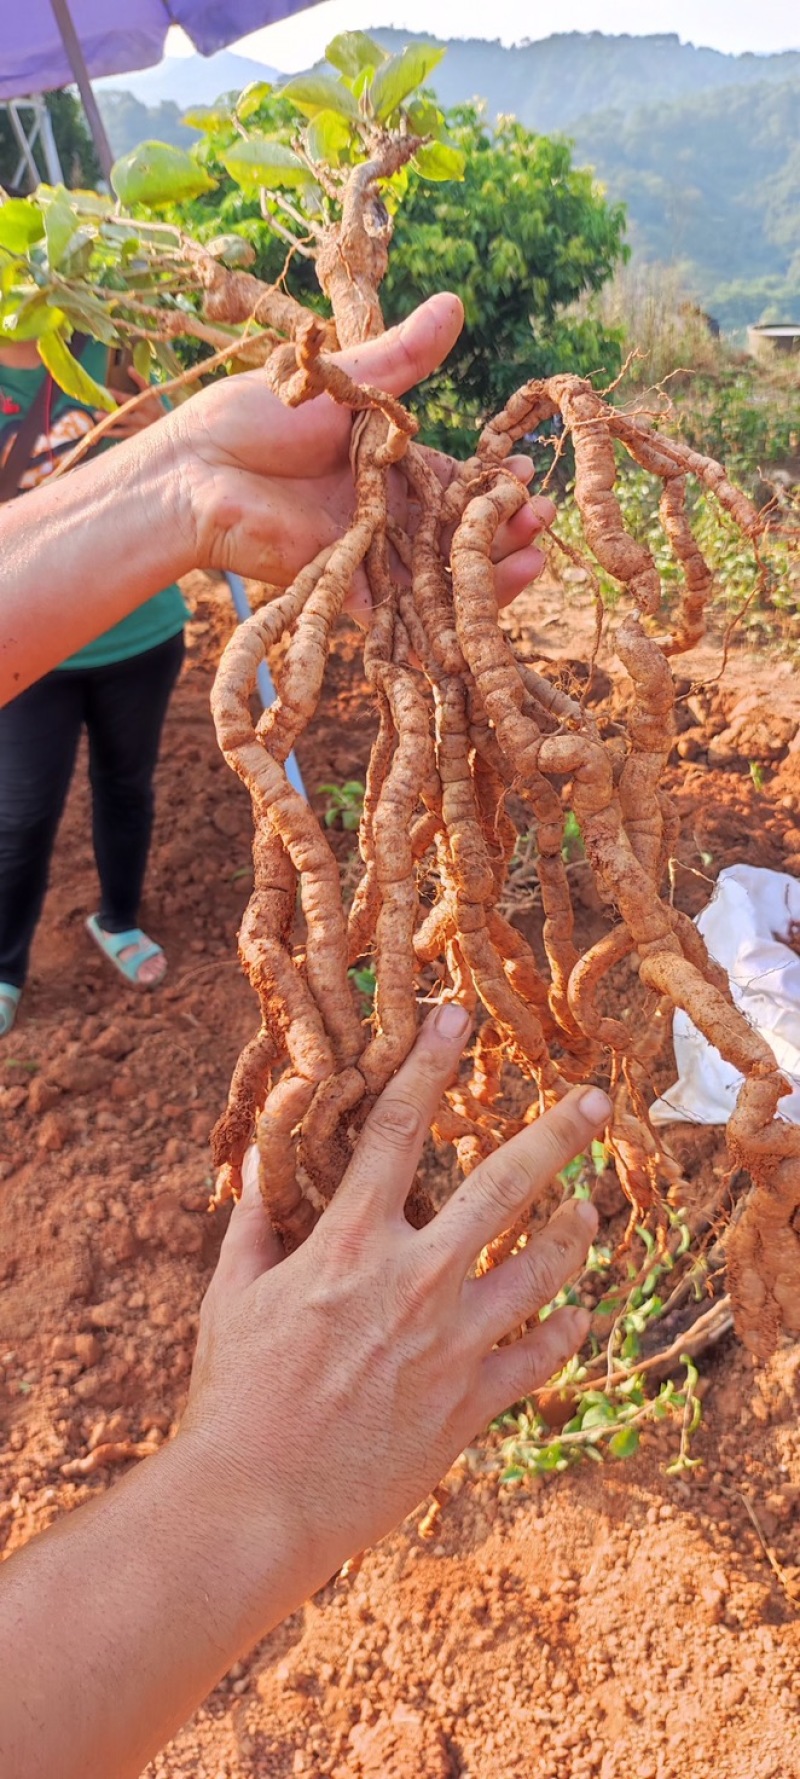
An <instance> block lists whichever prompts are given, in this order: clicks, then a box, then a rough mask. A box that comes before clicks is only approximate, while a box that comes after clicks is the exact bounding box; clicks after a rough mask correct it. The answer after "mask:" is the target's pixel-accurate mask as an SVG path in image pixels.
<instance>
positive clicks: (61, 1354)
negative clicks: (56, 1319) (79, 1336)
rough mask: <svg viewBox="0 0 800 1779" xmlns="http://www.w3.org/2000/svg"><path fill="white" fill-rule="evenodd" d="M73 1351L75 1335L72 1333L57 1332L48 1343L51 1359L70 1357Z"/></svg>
mask: <svg viewBox="0 0 800 1779" xmlns="http://www.w3.org/2000/svg"><path fill="white" fill-rule="evenodd" d="M74 1352H75V1336H74V1335H73V1334H57V1335H56V1336H55V1339H54V1340H52V1341H51V1343H50V1357H51V1359H71V1358H72V1357H73V1354H74Z"/></svg>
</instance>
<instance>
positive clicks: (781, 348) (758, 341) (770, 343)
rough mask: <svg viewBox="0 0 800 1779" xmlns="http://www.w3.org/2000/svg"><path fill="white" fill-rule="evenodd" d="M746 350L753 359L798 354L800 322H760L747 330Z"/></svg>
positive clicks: (799, 347) (799, 350)
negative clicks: (777, 354)
mask: <svg viewBox="0 0 800 1779" xmlns="http://www.w3.org/2000/svg"><path fill="white" fill-rule="evenodd" d="M747 349H748V351H749V352H751V353H752V355H753V357H754V358H772V357H773V356H774V355H775V353H780V354H781V357H783V355H784V354H788V353H790V352H800V321H760V322H758V323H757V324H756V326H755V327H749V328H748V329H747Z"/></svg>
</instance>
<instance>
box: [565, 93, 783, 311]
mask: <svg viewBox="0 0 800 1779" xmlns="http://www.w3.org/2000/svg"><path fill="white" fill-rule="evenodd" d="M576 135H577V140H578V144H579V150H580V154H581V156H582V157H583V156H585V157H586V158H587V159H589V160H591V162H592V164H593V165H594V166H595V167H596V168H597V170H598V173H599V174H600V175H601V177H602V178H603V179H604V181H605V182H606V184H607V185H608V187H609V188H610V190H612V191H613V192H614V194H615V195H616V196H618V197H620V198H622V199H623V201H624V202H625V204H626V205H627V207H628V212H629V215H630V219H631V241H632V245H633V246H634V248H635V249H636V251H637V252H638V253H639V254H641V255H643V256H644V257H646V258H647V259H649V260H656V261H660V262H661V263H662V264H665V265H669V264H681V265H682V266H683V267H684V269H685V277H686V280H687V282H690V283H691V286H692V288H693V290H694V291H695V292H696V294H697V296H698V297H699V299H700V301H701V302H702V303H703V304H704V306H705V307H707V308H710V309H711V310H712V311H713V313H714V315H715V316H716V317H717V318H718V320H719V321H720V322H721V323H722V325H723V326H724V327H732V328H736V327H742V326H746V325H747V323H748V322H755V321H758V320H760V319H761V318H762V315H763V310H764V307H765V305H766V303H767V302H768V301H770V300H771V301H773V302H775V303H776V304H777V306H778V307H779V308H783V310H784V313H783V314H782V315H780V316H779V317H778V318H779V319H781V320H791V319H792V316H793V314H794V313H797V314H800V307H798V305H800V219H799V218H798V208H797V183H798V177H800V80H798V78H797V76H796V75H795V77H794V79H792V80H789V81H786V82H784V83H782V84H779V83H777V82H775V81H773V80H765V81H763V82H762V83H760V84H758V85H755V86H749V87H746V88H745V87H742V88H739V89H737V88H728V89H726V90H724V91H722V92H719V93H708V92H706V93H702V94H698V95H696V96H692V97H691V98H686V99H683V100H681V101H680V102H678V103H674V104H661V105H659V104H655V105H654V104H652V103H648V104H647V105H646V106H645V105H640V106H639V107H638V108H637V109H635V110H634V111H632V112H630V113H628V114H627V115H626V114H624V113H622V112H620V111H607V112H598V113H596V115H594V116H593V117H590V118H586V119H585V120H583V121H582V122H581V123H580V124H579V125H578V126H577V128H576Z"/></svg>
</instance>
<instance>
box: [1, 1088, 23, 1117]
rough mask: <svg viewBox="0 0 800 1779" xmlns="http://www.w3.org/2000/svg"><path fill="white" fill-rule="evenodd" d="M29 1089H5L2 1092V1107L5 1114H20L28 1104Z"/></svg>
mask: <svg viewBox="0 0 800 1779" xmlns="http://www.w3.org/2000/svg"><path fill="white" fill-rule="evenodd" d="M28 1091H29V1090H28V1088H27V1087H5V1088H3V1089H2V1090H0V1106H2V1109H3V1111H4V1112H19V1111H20V1110H21V1108H22V1107H23V1106H24V1105H26V1104H27V1100H28Z"/></svg>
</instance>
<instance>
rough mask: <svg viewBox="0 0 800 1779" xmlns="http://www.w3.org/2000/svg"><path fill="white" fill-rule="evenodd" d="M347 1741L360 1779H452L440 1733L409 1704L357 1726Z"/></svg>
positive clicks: (444, 1744)
mask: <svg viewBox="0 0 800 1779" xmlns="http://www.w3.org/2000/svg"><path fill="white" fill-rule="evenodd" d="M349 1741H350V1747H351V1748H352V1750H353V1753H354V1754H355V1755H356V1757H357V1759H358V1761H359V1762H360V1769H361V1773H362V1775H363V1779H420V1775H421V1774H423V1773H424V1775H425V1779H453V1764H452V1761H451V1759H450V1755H449V1754H448V1752H447V1744H446V1742H445V1739H444V1736H443V1735H442V1732H441V1730H440V1729H439V1728H438V1726H437V1725H436V1724H432V1723H431V1722H430V1721H428V1722H426V1720H425V1718H424V1717H423V1716H422V1714H421V1712H419V1711H414V1710H413V1709H412V1707H411V1706H409V1705H398V1706H397V1708H396V1710H394V1711H393V1712H392V1715H391V1717H379V1718H378V1720H377V1723H371V1724H365V1723H357V1724H356V1725H355V1726H354V1728H353V1729H352V1730H351V1731H350V1737H349Z"/></svg>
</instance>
